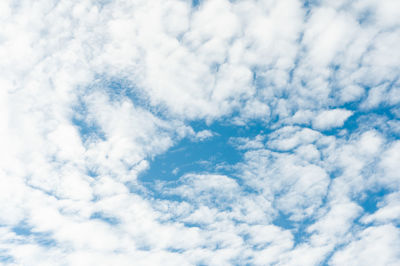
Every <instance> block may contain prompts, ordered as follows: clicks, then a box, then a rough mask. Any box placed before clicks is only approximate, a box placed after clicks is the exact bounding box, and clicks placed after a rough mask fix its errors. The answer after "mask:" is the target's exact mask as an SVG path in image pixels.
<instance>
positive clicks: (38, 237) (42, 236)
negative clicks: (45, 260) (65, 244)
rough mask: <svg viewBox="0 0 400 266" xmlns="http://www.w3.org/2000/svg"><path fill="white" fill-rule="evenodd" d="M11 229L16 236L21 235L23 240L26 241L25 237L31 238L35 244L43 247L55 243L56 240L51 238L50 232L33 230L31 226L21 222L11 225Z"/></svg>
mask: <svg viewBox="0 0 400 266" xmlns="http://www.w3.org/2000/svg"><path fill="white" fill-rule="evenodd" d="M12 231H13V232H14V233H15V234H16V235H18V236H23V237H24V241H26V240H27V239H31V240H33V241H34V242H36V243H37V244H39V245H41V246H45V247H50V246H55V245H56V242H55V241H54V240H53V239H52V238H51V234H50V233H43V232H34V231H32V227H30V226H28V225H27V224H25V223H21V224H19V225H17V226H15V227H13V228H12Z"/></svg>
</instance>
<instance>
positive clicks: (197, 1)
mask: <svg viewBox="0 0 400 266" xmlns="http://www.w3.org/2000/svg"><path fill="white" fill-rule="evenodd" d="M200 4H201V0H192V7H197V6H199V5H200Z"/></svg>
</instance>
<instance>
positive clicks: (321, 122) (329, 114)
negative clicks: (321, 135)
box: [313, 109, 353, 130]
mask: <svg viewBox="0 0 400 266" xmlns="http://www.w3.org/2000/svg"><path fill="white" fill-rule="evenodd" d="M352 114H353V112H352V111H348V110H344V109H333V110H326V111H322V112H321V113H319V114H318V115H317V116H316V117H315V118H314V120H313V127H314V128H316V129H320V130H327V129H331V128H336V127H341V126H343V124H344V122H345V121H346V120H347V118H349V117H350V116H351V115H352Z"/></svg>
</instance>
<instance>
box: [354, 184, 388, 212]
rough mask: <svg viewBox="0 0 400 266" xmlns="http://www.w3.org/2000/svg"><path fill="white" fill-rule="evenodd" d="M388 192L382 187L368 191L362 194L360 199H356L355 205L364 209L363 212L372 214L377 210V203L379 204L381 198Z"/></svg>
mask: <svg viewBox="0 0 400 266" xmlns="http://www.w3.org/2000/svg"><path fill="white" fill-rule="evenodd" d="M390 192H391V191H390V189H388V188H383V187H380V188H376V189H374V190H369V191H366V192H365V193H363V194H362V195H361V197H360V198H359V199H357V203H358V205H360V206H361V207H362V208H363V209H364V212H366V213H374V212H375V211H377V210H378V209H379V206H378V205H379V202H381V201H382V200H383V198H384V197H385V196H386V195H388V194H389V193H390Z"/></svg>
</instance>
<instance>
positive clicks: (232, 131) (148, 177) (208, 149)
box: [140, 121, 267, 182]
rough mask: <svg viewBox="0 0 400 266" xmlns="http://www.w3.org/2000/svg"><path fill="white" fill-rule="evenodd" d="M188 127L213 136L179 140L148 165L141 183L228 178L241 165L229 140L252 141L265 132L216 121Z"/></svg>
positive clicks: (257, 125) (255, 126) (259, 127)
mask: <svg viewBox="0 0 400 266" xmlns="http://www.w3.org/2000/svg"><path fill="white" fill-rule="evenodd" d="M190 126H191V127H192V128H193V129H194V130H195V131H196V132H199V131H202V130H210V131H212V132H213V133H214V136H213V137H211V138H209V139H205V140H203V141H196V140H193V139H190V138H185V139H182V140H181V141H180V142H179V143H178V144H177V145H175V146H174V147H173V148H172V149H170V150H168V151H167V152H166V153H164V154H161V155H158V156H156V157H155V158H154V159H153V160H152V161H151V162H150V168H149V169H148V170H147V171H146V172H144V173H143V174H142V175H141V176H140V180H141V181H144V182H151V181H154V180H164V181H171V180H177V179H178V178H179V177H180V176H181V175H183V174H186V173H218V174H225V175H229V174H232V167H231V166H233V165H235V164H236V163H238V162H240V161H241V159H242V156H243V151H240V150H238V149H236V148H235V147H234V145H232V143H231V141H230V140H231V138H236V137H247V138H253V137H255V136H257V135H259V134H263V133H264V132H265V131H266V130H267V129H266V127H265V124H264V123H262V122H259V123H253V124H249V125H246V126H239V125H233V124H231V123H229V122H228V121H226V122H223V121H217V122H214V123H213V124H211V125H207V124H206V123H205V122H204V121H197V122H194V123H191V124H190Z"/></svg>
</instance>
